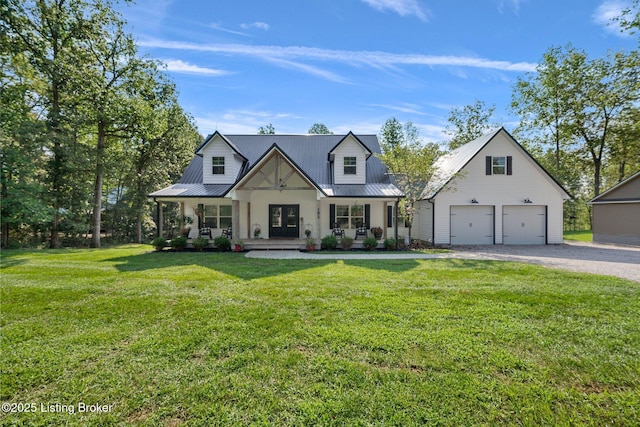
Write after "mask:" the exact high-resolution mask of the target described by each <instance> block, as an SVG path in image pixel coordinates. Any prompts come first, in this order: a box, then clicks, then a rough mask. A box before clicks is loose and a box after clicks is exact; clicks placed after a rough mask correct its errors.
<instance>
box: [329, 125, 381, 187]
mask: <svg viewBox="0 0 640 427" xmlns="http://www.w3.org/2000/svg"><path fill="white" fill-rule="evenodd" d="M370 156H371V150H369V149H368V148H367V146H366V145H364V144H363V142H362V141H360V139H359V138H358V137H357V136H355V135H354V134H353V133H352V132H349V133H348V134H347V136H345V137H344V138H342V140H340V142H338V144H336V146H335V147H333V148H332V149H331V151H329V162H331V164H332V168H331V169H332V170H333V183H334V184H366V182H367V159H368V158H369V157H370Z"/></svg>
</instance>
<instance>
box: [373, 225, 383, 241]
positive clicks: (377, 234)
mask: <svg viewBox="0 0 640 427" xmlns="http://www.w3.org/2000/svg"><path fill="white" fill-rule="evenodd" d="M371 232H372V233H373V237H375V238H376V240H380V238H381V237H382V228H381V227H373V228H371Z"/></svg>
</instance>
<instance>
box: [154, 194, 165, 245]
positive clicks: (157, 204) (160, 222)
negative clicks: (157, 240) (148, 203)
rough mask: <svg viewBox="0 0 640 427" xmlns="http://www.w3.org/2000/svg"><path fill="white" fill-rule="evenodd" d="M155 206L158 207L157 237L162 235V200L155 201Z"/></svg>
mask: <svg viewBox="0 0 640 427" xmlns="http://www.w3.org/2000/svg"><path fill="white" fill-rule="evenodd" d="M156 206H157V208H158V227H157V228H158V237H162V223H163V222H164V220H163V218H162V202H159V201H156Z"/></svg>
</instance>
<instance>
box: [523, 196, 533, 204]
mask: <svg viewBox="0 0 640 427" xmlns="http://www.w3.org/2000/svg"><path fill="white" fill-rule="evenodd" d="M524 202H525V203H533V202H532V201H531V199H529V198H528V197H527V198H526V199H524Z"/></svg>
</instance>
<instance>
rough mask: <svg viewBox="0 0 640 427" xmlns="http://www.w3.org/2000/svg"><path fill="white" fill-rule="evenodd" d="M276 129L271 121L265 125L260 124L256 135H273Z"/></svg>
mask: <svg viewBox="0 0 640 427" xmlns="http://www.w3.org/2000/svg"><path fill="white" fill-rule="evenodd" d="M275 133H276V129H275V128H274V127H273V125H272V124H271V123H269V124H268V125H266V126H264V127H263V126H260V127H259V128H258V135H275Z"/></svg>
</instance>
